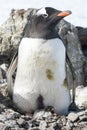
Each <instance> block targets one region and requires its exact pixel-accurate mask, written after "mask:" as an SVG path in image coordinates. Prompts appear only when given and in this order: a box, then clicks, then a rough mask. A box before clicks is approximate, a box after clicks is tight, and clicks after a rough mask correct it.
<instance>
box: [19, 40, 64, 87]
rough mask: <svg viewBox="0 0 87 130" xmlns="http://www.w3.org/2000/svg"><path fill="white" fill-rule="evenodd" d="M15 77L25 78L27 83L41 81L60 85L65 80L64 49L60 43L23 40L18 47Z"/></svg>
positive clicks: (57, 41)
mask: <svg viewBox="0 0 87 130" xmlns="http://www.w3.org/2000/svg"><path fill="white" fill-rule="evenodd" d="M21 70H22V71H21ZM21 72H22V73H21ZM17 76H18V77H19V78H20V79H21V78H23V79H24V78H26V80H28V82H29V80H37V81H38V80H40V79H42V80H44V81H46V80H48V81H51V82H52V81H53V82H58V84H60V85H61V84H62V82H63V80H64V78H65V47H64V45H63V43H62V41H61V40H60V39H53V40H47V41H46V40H42V39H39V40H38V39H30V38H24V39H23V40H22V42H21V44H20V46H19V59H18V72H17ZM59 77H60V78H59ZM60 79H61V80H60ZM23 82H24V81H23Z"/></svg>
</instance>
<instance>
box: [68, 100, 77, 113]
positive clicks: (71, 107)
mask: <svg viewBox="0 0 87 130" xmlns="http://www.w3.org/2000/svg"><path fill="white" fill-rule="evenodd" d="M69 111H78V107H77V105H76V103H75V102H72V103H71V104H70V106H69Z"/></svg>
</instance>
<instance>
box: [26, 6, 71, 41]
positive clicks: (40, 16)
mask: <svg viewBox="0 0 87 130" xmlns="http://www.w3.org/2000/svg"><path fill="white" fill-rule="evenodd" d="M70 14H71V11H60V10H56V9H54V8H51V7H45V8H41V9H38V10H37V11H36V13H35V15H33V16H32V19H31V24H30V27H29V30H28V27H27V33H28V34H27V36H28V37H33V38H34V37H35V38H37V37H38V38H46V39H47V38H48V39H49V38H50V37H49V36H52V34H53V33H54V30H55V29H54V28H55V26H56V25H57V24H58V22H59V21H60V20H61V19H63V18H64V17H66V16H68V15H70ZM50 34H51V35H50ZM53 37H55V33H54V36H53Z"/></svg>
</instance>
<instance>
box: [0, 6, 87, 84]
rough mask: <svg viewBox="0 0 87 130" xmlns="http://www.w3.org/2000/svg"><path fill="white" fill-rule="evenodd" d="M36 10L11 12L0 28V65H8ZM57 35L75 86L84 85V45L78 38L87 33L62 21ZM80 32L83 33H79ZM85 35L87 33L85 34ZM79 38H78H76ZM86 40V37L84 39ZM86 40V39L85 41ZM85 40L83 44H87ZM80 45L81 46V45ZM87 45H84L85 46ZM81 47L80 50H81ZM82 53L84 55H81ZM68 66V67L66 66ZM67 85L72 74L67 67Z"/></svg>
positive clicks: (70, 81) (70, 80) (70, 82)
mask: <svg viewBox="0 0 87 130" xmlns="http://www.w3.org/2000/svg"><path fill="white" fill-rule="evenodd" d="M35 12H36V9H28V10H24V9H20V10H14V9H13V10H12V11H11V14H10V16H9V18H8V20H7V21H6V22H5V23H4V24H2V25H1V27H0V64H2V63H6V64H10V62H11V60H12V57H13V55H14V54H15V52H16V51H17V49H18V45H19V44H20V41H21V39H22V38H23V36H24V33H25V31H26V25H27V24H30V22H31V18H32V15H34V14H35ZM56 29H57V31H58V33H59V35H60V36H61V38H62V39H63V41H64V43H65V46H66V48H67V54H68V57H69V59H70V61H71V64H72V66H73V68H74V71H75V85H76V86H77V85H80V84H86V79H85V78H84V77H85V75H86V72H85V70H86V65H85V64H86V61H87V60H86V58H85V57H86V56H87V55H86V53H85V51H84V49H83V48H84V47H83V46H84V45H83V44H84V43H83V40H81V39H80V37H81V36H82V35H83V34H85V33H86V32H87V31H85V30H84V29H82V28H81V29H80V27H77V29H76V28H75V26H73V25H71V24H70V23H68V22H66V21H65V20H62V21H61V22H60V24H59V25H58V26H57V27H56ZM79 30H82V32H83V33H80V31H79ZM83 30H84V31H83ZM86 35H87V33H86ZM78 36H79V37H78ZM85 38H86V37H85ZM86 40H87V39H86ZM86 40H85V43H87V42H86ZM81 43H82V44H81ZM86 45H87V44H85V46H86ZM81 46H82V48H81ZM82 50H83V52H84V55H85V56H84V55H83V53H82ZM67 66H68V65H67ZM67 73H68V77H69V78H68V79H69V84H70V86H72V85H71V84H72V82H73V79H72V74H71V69H70V67H69V66H68V67H67Z"/></svg>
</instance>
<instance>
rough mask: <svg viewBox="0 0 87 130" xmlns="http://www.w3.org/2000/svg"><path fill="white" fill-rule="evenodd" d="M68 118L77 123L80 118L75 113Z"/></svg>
mask: <svg viewBox="0 0 87 130" xmlns="http://www.w3.org/2000/svg"><path fill="white" fill-rule="evenodd" d="M67 118H68V119H69V120H70V121H72V122H75V121H77V120H78V119H79V116H78V114H77V113H74V112H71V113H69V114H68V116H67Z"/></svg>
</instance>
